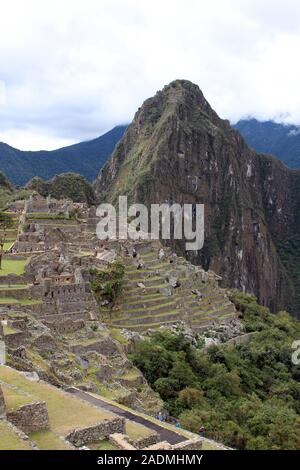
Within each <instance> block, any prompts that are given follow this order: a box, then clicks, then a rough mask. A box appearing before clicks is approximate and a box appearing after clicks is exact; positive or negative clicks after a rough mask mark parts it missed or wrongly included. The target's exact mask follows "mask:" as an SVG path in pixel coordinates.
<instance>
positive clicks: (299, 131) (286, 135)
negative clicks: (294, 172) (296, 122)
mask: <svg viewBox="0 0 300 470" xmlns="http://www.w3.org/2000/svg"><path fill="white" fill-rule="evenodd" d="M233 127H235V129H237V130H238V131H239V132H240V133H241V134H242V136H243V137H244V139H245V140H246V142H247V144H248V145H249V146H250V147H252V148H253V149H255V150H256V151H257V152H263V153H271V154H272V155H275V156H276V157H278V158H279V159H280V160H281V161H283V163H285V164H286V165H287V166H289V167H291V168H300V127H299V126H292V125H285V124H278V123H276V122H274V121H266V122H260V121H257V120H256V119H242V120H241V121H238V122H237V123H236V124H235V125H234V126H233Z"/></svg>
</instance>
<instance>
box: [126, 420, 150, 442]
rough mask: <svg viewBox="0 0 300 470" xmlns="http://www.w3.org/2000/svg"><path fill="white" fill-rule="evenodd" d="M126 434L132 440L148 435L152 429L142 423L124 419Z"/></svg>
mask: <svg viewBox="0 0 300 470" xmlns="http://www.w3.org/2000/svg"><path fill="white" fill-rule="evenodd" d="M125 432H126V434H127V436H129V437H130V439H132V440H133V441H136V440H137V439H141V438H143V437H148V436H150V435H151V434H153V431H152V429H150V428H146V426H143V425H142V424H138V423H135V422H133V421H128V420H126V431H125Z"/></svg>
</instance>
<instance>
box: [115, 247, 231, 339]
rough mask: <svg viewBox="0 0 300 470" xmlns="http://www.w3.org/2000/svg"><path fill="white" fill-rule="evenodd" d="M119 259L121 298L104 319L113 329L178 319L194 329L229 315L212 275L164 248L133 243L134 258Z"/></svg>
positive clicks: (143, 327)
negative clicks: (123, 269)
mask: <svg viewBox="0 0 300 470" xmlns="http://www.w3.org/2000/svg"><path fill="white" fill-rule="evenodd" d="M123 258H124V260H123V262H124V264H125V276H124V281H123V294H122V296H121V298H120V300H119V305H118V307H119V308H117V309H115V310H113V311H112V312H111V315H110V321H111V324H112V326H113V327H115V328H126V329H131V330H136V331H145V330H147V329H149V328H154V329H155V328H159V327H160V326H161V325H168V324H174V323H176V322H178V321H181V320H184V321H185V322H186V323H187V324H189V325H190V326H191V327H193V329H196V330H197V329H201V328H204V327H206V326H207V325H209V324H210V323H212V321H214V320H216V319H219V318H220V319H222V320H224V319H226V318H231V317H232V316H233V315H235V308H234V305H233V304H232V303H231V302H230V300H229V299H228V297H227V296H226V294H225V292H224V290H222V289H221V288H220V287H219V286H218V283H217V281H216V280H215V279H213V276H210V278H209V276H208V275H206V273H204V271H203V270H201V269H199V268H198V267H195V266H193V265H191V264H190V263H189V262H187V261H186V260H185V259H184V258H181V257H174V256H173V255H172V253H171V251H170V250H169V249H168V248H163V250H162V247H161V245H160V244H159V243H158V242H151V241H149V242H139V243H138V242H137V243H136V244H135V245H134V255H133V254H132V253H127V254H126V255H124V257H123ZM170 278H171V279H172V278H173V281H174V279H175V280H176V281H177V284H178V286H177V287H172V285H171V284H172V282H170ZM193 291H194V292H195V293H193ZM197 291H198V292H197ZM199 293H201V296H199V295H198V294H199Z"/></svg>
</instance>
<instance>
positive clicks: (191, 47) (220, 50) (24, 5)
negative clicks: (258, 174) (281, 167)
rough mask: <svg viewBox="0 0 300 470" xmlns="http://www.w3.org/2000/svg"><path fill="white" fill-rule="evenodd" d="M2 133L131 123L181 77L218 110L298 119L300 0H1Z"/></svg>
mask: <svg viewBox="0 0 300 470" xmlns="http://www.w3.org/2000/svg"><path fill="white" fill-rule="evenodd" d="M0 7H1V10H0V141H4V142H7V143H9V144H10V145H12V146H15V147H18V148H22V149H30V150H35V149H40V148H43V149H53V148H57V147H59V146H63V145H67V144H69V143H73V142H78V141H81V140H86V139H90V138H93V137H96V136H98V135H100V134H102V133H103V132H105V131H107V130H109V129H110V128H112V127H113V126H115V125H117V124H121V123H127V122H130V120H131V119H132V117H133V115H134V112H135V111H136V109H137V108H138V107H139V106H140V105H141V103H142V102H143V100H144V99H146V98H147V97H149V96H151V95H153V94H154V93H155V92H156V91H157V90H158V89H160V88H162V87H163V86H164V85H165V84H167V83H169V82H170V81H172V80H174V79H175V78H185V79H189V80H192V81H194V82H195V83H197V84H198V85H199V86H200V88H201V89H202V91H203V92H204V94H205V96H206V98H207V99H208V100H209V101H210V103H211V105H212V106H213V107H214V108H215V109H216V111H217V112H218V113H219V114H220V115H221V116H222V117H224V118H228V119H230V120H231V121H236V120H238V119H239V118H241V117H245V116H247V115H253V116H255V117H257V118H259V119H269V118H273V119H276V120H279V121H285V122H292V123H296V124H300V92H299V86H300V85H299V77H300V61H299V51H300V2H299V0H209V1H207V0H186V1H178V0H152V1H151V2H150V1H148V0H95V1H94V0H84V1H81V0H77V1H75V0H73V1H69V0H59V1H56V0H51V1H50V0H43V1H41V0H39V1H35V0H26V1H24V0H19V1H18V0H10V2H8V1H7V0H5V1H4V0H0Z"/></svg>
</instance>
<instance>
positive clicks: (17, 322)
mask: <svg viewBox="0 0 300 470" xmlns="http://www.w3.org/2000/svg"><path fill="white" fill-rule="evenodd" d="M7 325H8V326H10V327H11V328H15V329H16V330H21V331H27V323H26V321H25V320H24V319H23V318H21V319H19V318H18V319H12V320H7Z"/></svg>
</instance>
